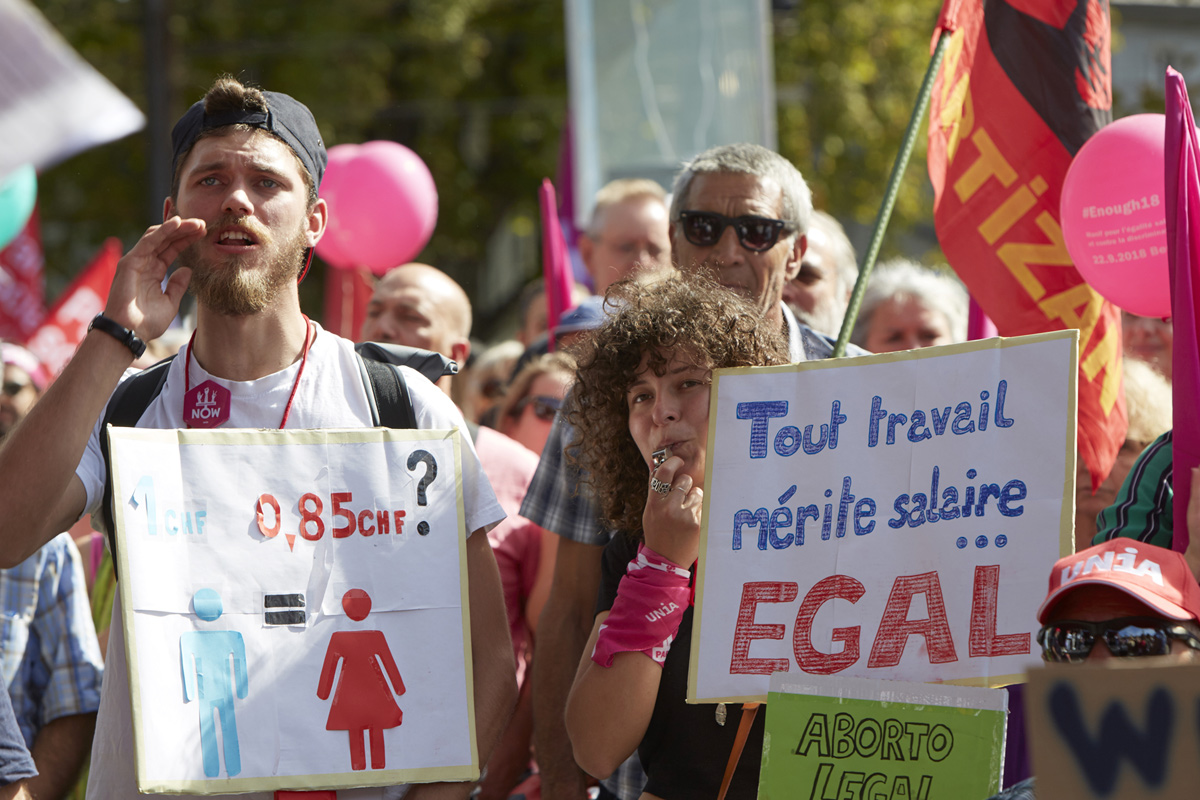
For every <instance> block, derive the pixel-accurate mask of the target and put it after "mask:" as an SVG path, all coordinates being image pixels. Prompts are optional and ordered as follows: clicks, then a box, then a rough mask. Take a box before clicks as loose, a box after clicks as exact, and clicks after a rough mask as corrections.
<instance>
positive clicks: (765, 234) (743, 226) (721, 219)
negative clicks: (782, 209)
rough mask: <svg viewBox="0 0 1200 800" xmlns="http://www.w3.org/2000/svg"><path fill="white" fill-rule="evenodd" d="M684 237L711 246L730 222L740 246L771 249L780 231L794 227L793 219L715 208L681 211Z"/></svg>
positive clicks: (758, 251) (748, 248)
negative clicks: (728, 213) (736, 213)
mask: <svg viewBox="0 0 1200 800" xmlns="http://www.w3.org/2000/svg"><path fill="white" fill-rule="evenodd" d="M679 222H680V223H681V224H682V226H683V235H684V237H685V238H686V239H687V240H688V241H689V242H691V243H692V244H694V245H696V246H697V247H712V246H713V245H715V244H716V243H717V242H719V241H721V236H722V235H723V234H724V233H725V228H727V227H728V226H730V225H732V226H733V230H734V232H735V233H736V234H737V237H738V241H739V242H741V244H742V247H744V248H746V249H747V250H752V251H753V252H755V253H762V252H764V251H766V250H770V249H771V248H772V247H774V246H775V243H776V242H778V241H779V234H781V233H783V232H784V231H787V232H788V233H791V232H792V231H794V230H795V229H796V224H795V223H794V222H784V221H783V220H781V219H771V218H770V217H755V216H750V215H746V216H742V217H727V216H725V215H724V214H718V213H716V212H715V211H684V212H682V213H680V215H679Z"/></svg>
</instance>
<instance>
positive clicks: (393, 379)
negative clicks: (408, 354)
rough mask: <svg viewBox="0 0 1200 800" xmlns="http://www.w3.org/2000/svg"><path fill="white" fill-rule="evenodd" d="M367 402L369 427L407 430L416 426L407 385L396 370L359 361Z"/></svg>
mask: <svg viewBox="0 0 1200 800" xmlns="http://www.w3.org/2000/svg"><path fill="white" fill-rule="evenodd" d="M359 368H360V369H361V370H362V376H363V383H364V385H365V386H366V387H367V402H368V403H370V405H371V424H372V425H374V426H375V427H377V428H378V427H383V428H399V429H403V430H409V429H412V428H415V427H417V416H416V412H415V411H414V410H413V404H412V398H411V397H409V395H408V384H407V383H405V381H404V378H403V377H402V376H401V375H400V370H398V369H396V368H395V367H393V366H391V365H389V364H384V363H383V362H380V361H375V360H374V359H370V358H362V357H360V358H359Z"/></svg>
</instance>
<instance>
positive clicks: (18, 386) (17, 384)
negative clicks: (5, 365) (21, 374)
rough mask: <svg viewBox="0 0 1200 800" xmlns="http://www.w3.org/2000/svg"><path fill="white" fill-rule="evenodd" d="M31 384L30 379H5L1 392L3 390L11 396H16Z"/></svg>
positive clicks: (0, 387)
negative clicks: (22, 380) (23, 380)
mask: <svg viewBox="0 0 1200 800" xmlns="http://www.w3.org/2000/svg"><path fill="white" fill-rule="evenodd" d="M29 385H30V384H29V382H28V381H25V382H24V383H22V382H21V381H5V382H4V383H3V384H2V385H0V392H3V393H4V394H6V395H8V396H9V397H16V396H17V395H18V394H20V393H21V391H22V390H23V389H24V388H25V387H26V386H29Z"/></svg>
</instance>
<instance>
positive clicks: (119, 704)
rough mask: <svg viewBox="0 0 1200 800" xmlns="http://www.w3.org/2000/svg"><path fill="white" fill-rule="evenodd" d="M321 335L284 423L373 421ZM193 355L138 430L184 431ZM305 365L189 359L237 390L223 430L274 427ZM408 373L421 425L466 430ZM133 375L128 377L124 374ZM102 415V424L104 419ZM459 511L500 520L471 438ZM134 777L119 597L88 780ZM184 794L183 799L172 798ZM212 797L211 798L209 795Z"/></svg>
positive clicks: (99, 491) (92, 487)
mask: <svg viewBox="0 0 1200 800" xmlns="http://www.w3.org/2000/svg"><path fill="white" fill-rule="evenodd" d="M314 326H315V328H316V335H315V337H314V339H313V342H312V346H311V347H310V349H309V353H308V361H307V363H306V364H305V367H304V374H303V375H301V377H300V383H299V385H298V386H297V387H296V398H295V400H294V401H293V402H292V410H291V413H290V415H289V417H288V423H287V427H288V428H289V429H297V428H360V427H367V426H369V425H370V424H371V412H370V406H369V405H368V401H367V391H366V387H365V386H364V385H363V381H362V377H361V372H360V370H359V367H358V356H357V355H356V354H355V352H354V345H353V343H351V342H350V341H349V340H347V339H343V338H341V337H340V336H337V335H335V334H332V333H330V332H328V331H325V330H323V329H321V327H320V326H319V325H315V323H314ZM189 358H190V353H189V351H188V349H187V348H185V349H184V350H182V351H180V353H179V357H178V358H176V359H175V360H174V361H173V362H172V363H171V365H170V367H169V368H168V369H169V372H168V373H167V380H166V383H165V384H164V385H163V389H162V392H161V394H159V395H158V397H156V398H155V399H154V400H153V401H152V402H151V403H150V406H149V407H148V408H147V409H146V411H145V413H144V414H143V415H142V417H141V419H140V420H138V423H137V427H139V428H182V427H183V395H184V393H185V392H186V387H185V386H184V367H185V364H186V363H187V360H188V359H189ZM299 369H300V362H299V361H297V362H296V363H295V364H292V365H291V366H290V367H287V368H286V369H283V370H280V371H279V372H276V373H274V374H273V375H268V376H266V377H265V378H260V379H259V380H256V381H227V380H224V379H222V378H217V377H215V376H213V375H210V374H208V373H207V372H205V371H204V369H203V368H202V367H201V366H200V365H199V364H198V363H197V362H196V361H195V360H192V362H191V376H190V379H191V385H192V386H196V385H197V384H199V383H202V382H203V381H206V380H212V381H214V382H215V383H218V384H220V385H221V386H223V387H225V388H226V389H229V391H230V393H231V394H232V400H231V409H230V417H229V420H228V422H226V423H225V424H224V425H223V426H222V427H226V428H277V427H279V422H280V419H281V418H282V416H283V409H284V407H285V406H286V405H287V401H288V396H289V395H290V394H291V392H292V386H293V385H294V384H295V381H296V373H297V372H298V371H299ZM402 369H404V377H405V380H406V383H407V385H408V392H409V396H410V397H411V398H412V403H413V410H414V411H415V413H416V419H417V427H418V428H420V429H425V430H446V429H449V428H455V427H458V428H465V425H464V423H463V418H462V414H461V413H459V411H458V409H457V408H456V407H455V406H454V404H453V403H452V402H451V401H450V398H448V397H446V395H445V394H444V393H443V392H442V391H441V390H440V389H438V388H437V387H436V386H434V385H433V384H432V383H430V382H429V381H428V380H426V379H425V378H424V377H423V376H422V375H420V374H419V373H418V372H416V371H415V370H412V369H408V368H407V367H403V368H402ZM133 374H136V373H135V372H133V371H131V372H130V373H128V374H127V375H126V376H125V377H126V378H128V377H129V376H130V375H133ZM103 416H104V415H103V414H102V415H101V418H103ZM462 473H463V482H462V485H463V507H464V511H465V514H466V522H467V530H468V531H477V530H481V529H482V530H484V531H486V530H488V529H490V528H491V527H492V526H493V525H495V524H496V523H498V522H500V521H501V520H502V519H504V510H503V509H502V508H501V507H500V504H499V502H498V501H497V500H496V496H495V494H494V493H493V492H492V487H491V485H490V484H489V483H488V482H487V478H486V477H484V475H483V470H482V468H481V467H480V465H479V457H478V455H477V454H476V453H475V447H474V445H473V444H472V443H471V437H470V436H465V435H464V436H463V437H462ZM75 474H76V475H78V476H79V478H80V480H82V481H83V485H84V487H85V488H86V489H87V511H88V512H89V513H95V512H96V511H97V510H98V507H99V505H100V503H101V502H102V501H103V499H104V483H105V480H106V477H107V475H106V469H105V465H104V459H103V458H102V456H101V454H100V423H99V421H97V423H96V427H95V429H94V430H93V431H92V436H91V439H90V440H89V441H88V445H87V449H86V450H85V451H84V454H83V459H82V460H81V461H80V462H79V466H78V467H77V468H76V470H75ZM136 787H137V779H136V773H135V771H134V745H133V719H132V712H131V699H130V695H129V672H128V665H127V664H126V660H125V631H124V625H123V623H122V618H121V610H120V604H119V603H118V602H117V600H116V598H114V600H113V613H112V626H111V628H110V629H109V640H108V651H107V660H106V663H105V669H104V683H103V686H102V688H101V696H100V711H99V713H98V716H97V719H96V735H95V737H94V738H93V740H92V762H91V768H90V772H89V774H88V790H87V796H88V797H89V798H101V799H102V800H108V798H112V800H128V798H131V797H135V796H137V788H136ZM403 793H404V789H403V787H389V788H378V787H377V788H371V789H339V790H338V797H339V798H340V799H342V800H382V798H398V797H401V796H402V795H403ZM175 796H178V795H175ZM213 796H214V795H210V796H209V797H213ZM220 796H222V797H229V798H231V799H232V798H236V799H237V800H272V797H273V795H272V793H270V792H260V793H254V794H239V795H220Z"/></svg>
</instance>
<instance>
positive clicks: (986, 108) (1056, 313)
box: [929, 0, 1127, 491]
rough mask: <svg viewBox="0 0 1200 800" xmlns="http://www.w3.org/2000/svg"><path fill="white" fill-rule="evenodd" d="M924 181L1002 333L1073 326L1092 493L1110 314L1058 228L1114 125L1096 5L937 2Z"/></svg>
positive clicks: (955, 259) (1107, 449)
mask: <svg viewBox="0 0 1200 800" xmlns="http://www.w3.org/2000/svg"><path fill="white" fill-rule="evenodd" d="M939 26H940V28H939V32H940V31H942V30H945V31H951V32H953V38H952V39H951V43H950V46H949V48H948V49H947V51H946V56H945V61H944V62H943V64H942V68H941V71H940V73H939V75H938V78H937V80H936V82H935V83H934V87H933V98H932V104H931V108H930V118H929V177H930V180H931V181H932V182H933V188H934V194H935V199H934V224H935V225H936V227H937V233H938V240H939V241H940V242H941V245H942V250H943V252H945V254H946V258H947V259H948V260H949V262H950V264H951V266H953V267H954V269H955V271H956V272H958V274H959V277H961V278H962V280H963V283H965V284H966V285H967V288H968V289H970V291H971V295H972V296H973V297H975V298H976V299H977V300H978V302H979V304H980V306H981V307H982V308H983V310H984V312H985V313H986V314H987V315H988V316H989V317H990V318H991V319H992V320H993V321H994V322H995V323H996V327H997V329H998V330H999V332H1000V333H1001V335H1004V336H1017V335H1021V334H1028V333H1039V332H1042V331H1050V330H1061V329H1064V328H1079V331H1080V333H1079V356H1080V357H1079V451H1080V453H1081V454H1082V456H1083V459H1084V462H1085V463H1086V464H1087V467H1088V472H1089V473H1090V474H1091V476H1092V490H1093V491H1095V490H1096V488H1097V487H1098V486H1099V485H1100V484H1101V483H1102V482H1103V481H1104V479H1105V478H1107V477H1108V473H1109V471H1110V470H1111V469H1112V465H1113V462H1114V461H1115V459H1116V456H1117V451H1118V450H1120V448H1121V445H1122V444H1123V443H1124V441H1125V430H1126V427H1127V422H1126V418H1125V398H1124V393H1123V391H1122V384H1121V318H1120V312H1119V311H1118V310H1117V308H1116V306H1114V305H1112V304H1111V303H1109V302H1108V301H1106V300H1105V299H1104V298H1102V297H1101V296H1100V295H1099V294H1097V293H1096V292H1095V291H1094V290H1093V289H1092V288H1091V287H1090V286H1088V285H1087V283H1085V282H1084V280H1083V278H1082V277H1081V276H1080V275H1079V272H1078V271H1077V270H1076V269H1075V267H1074V265H1073V264H1072V263H1071V258H1070V256H1069V255H1068V254H1067V248H1066V245H1065V243H1064V241H1063V235H1062V228H1061V227H1060V226H1059V212H1058V203H1059V196H1060V194H1061V192H1062V182H1063V178H1064V177H1065V175H1066V172H1067V167H1068V166H1069V165H1070V163H1071V159H1072V158H1073V157H1074V155H1075V153H1076V152H1077V151H1078V150H1079V148H1080V147H1081V146H1082V145H1083V143H1084V142H1085V141H1086V140H1087V138H1088V137H1089V136H1091V135H1092V134H1093V133H1095V132H1096V131H1097V130H1099V129H1100V128H1101V127H1103V126H1104V125H1106V124H1107V123H1108V122H1110V121H1111V120H1112V90H1111V86H1112V76H1111V71H1110V64H1109V61H1110V59H1109V16H1108V2H1107V0H988V1H987V2H986V3H985V2H984V0H947V2H946V4H945V7H944V8H943V10H942V17H941V19H940V20H939Z"/></svg>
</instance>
